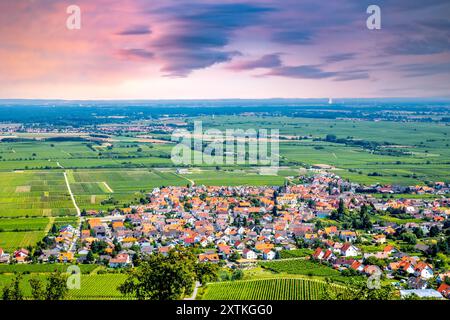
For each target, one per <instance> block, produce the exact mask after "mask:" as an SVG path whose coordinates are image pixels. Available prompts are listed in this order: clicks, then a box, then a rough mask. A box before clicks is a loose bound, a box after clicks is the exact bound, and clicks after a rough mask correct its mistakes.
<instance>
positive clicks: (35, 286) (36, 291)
mask: <svg viewBox="0 0 450 320" xmlns="http://www.w3.org/2000/svg"><path fill="white" fill-rule="evenodd" d="M28 282H29V283H30V286H31V296H32V297H33V299H34V300H44V299H45V290H44V285H43V284H42V281H41V280H40V279H38V278H31V279H30V280H28Z"/></svg>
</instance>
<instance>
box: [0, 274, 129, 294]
mask: <svg viewBox="0 0 450 320" xmlns="http://www.w3.org/2000/svg"><path fill="white" fill-rule="evenodd" d="M43 272H44V273H45V272H48V271H43ZM82 272H83V271H82ZM13 278H14V276H13V275H10V274H0V288H2V287H3V286H5V285H7V284H9V283H11V281H12V279H13ZM31 278H39V279H41V280H43V281H45V279H46V275H45V274H43V273H40V274H37V273H35V274H25V275H24V276H23V278H22V280H21V285H20V286H21V289H22V292H23V294H24V296H25V298H28V299H30V298H31V287H30V284H29V282H28V281H29V279H31ZM125 279H126V275H124V274H102V275H100V274H92V275H85V274H82V275H81V284H80V289H72V290H69V292H68V297H67V299H69V300H71V299H73V300H95V299H98V300H106V299H125V298H126V297H124V296H122V294H121V293H120V292H119V291H118V290H117V287H118V286H119V285H120V284H122V283H123V282H124V281H125Z"/></svg>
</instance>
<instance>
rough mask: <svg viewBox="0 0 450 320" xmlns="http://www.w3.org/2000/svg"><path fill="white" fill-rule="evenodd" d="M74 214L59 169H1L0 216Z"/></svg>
mask: <svg viewBox="0 0 450 320" xmlns="http://www.w3.org/2000/svg"><path fill="white" fill-rule="evenodd" d="M71 214H73V215H74V214H75V209H74V208H73V204H72V202H71V200H70V196H69V193H68V191H67V187H66V184H65V181H64V176H63V174H62V172H46V171H23V172H21V171H19V172H0V217H42V216H65V215H71Z"/></svg>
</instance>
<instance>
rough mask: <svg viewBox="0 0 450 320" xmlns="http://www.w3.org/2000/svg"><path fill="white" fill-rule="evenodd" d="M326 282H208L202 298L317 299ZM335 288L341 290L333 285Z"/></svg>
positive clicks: (303, 280)
mask: <svg viewBox="0 0 450 320" xmlns="http://www.w3.org/2000/svg"><path fill="white" fill-rule="evenodd" d="M327 286H329V284H327V283H326V282H323V281H317V280H309V279H289V278H285V279H283V278H277V279H258V280H242V281H227V282H218V283H210V284H208V287H207V289H206V292H205V293H204V295H203V296H202V299H203V300H318V299H321V298H322V296H323V292H324V290H325V288H326V287H327ZM334 289H335V290H342V289H341V287H339V286H334Z"/></svg>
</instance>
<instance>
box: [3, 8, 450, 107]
mask: <svg viewBox="0 0 450 320" xmlns="http://www.w3.org/2000/svg"><path fill="white" fill-rule="evenodd" d="M72 4H74V5H78V6H79V7H80V8H81V13H82V16H81V23H82V26H81V30H68V29H67V28H66V19H67V17H68V14H67V13H66V8H67V7H68V6H69V5H72ZM370 4H377V5H379V6H380V7H381V10H382V29H381V30H368V29H367V27H366V19H367V17H368V14H367V13H366V9H367V7H368V6H369V5H370ZM419 96H421V97H449V96H450V2H449V1H448V0H427V1H423V0H421V1H419V0H370V1H366V0H340V1H317V0H259V1H244V0H242V1H235V0H186V1H185V0H121V1H115V0H96V1H92V0H70V1H66V0H14V1H7V0H0V98H29V99H37V98H40V99H45V98H60V99H201V98H205V99H210V98H274V97H282V98H316V97H334V98H340V97H419Z"/></svg>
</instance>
